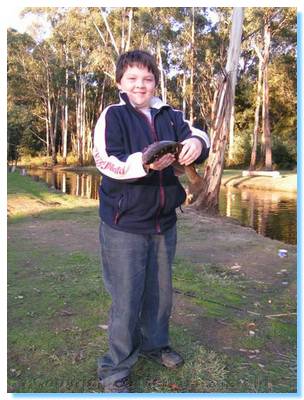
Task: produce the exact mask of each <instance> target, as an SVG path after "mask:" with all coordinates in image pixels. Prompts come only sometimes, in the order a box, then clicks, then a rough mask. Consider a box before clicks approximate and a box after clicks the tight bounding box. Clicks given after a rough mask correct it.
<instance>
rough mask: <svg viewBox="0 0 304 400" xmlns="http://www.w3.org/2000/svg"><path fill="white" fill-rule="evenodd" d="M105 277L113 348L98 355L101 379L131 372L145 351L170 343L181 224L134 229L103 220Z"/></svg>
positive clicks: (102, 243)
mask: <svg viewBox="0 0 304 400" xmlns="http://www.w3.org/2000/svg"><path fill="white" fill-rule="evenodd" d="M100 243H101V255H102V265H103V279H104V284H105V288H106V290H107V291H108V292H109V294H110V295H111V298H112V305H111V310H110V317H109V332H108V333H109V352H108V353H107V354H106V355H105V356H103V357H101V358H99V359H98V375H99V379H100V381H101V383H103V384H106V383H112V382H115V381H116V380H117V379H121V378H124V377H125V376H128V375H129V373H130V369H131V367H132V366H133V365H134V364H135V362H136V361H137V359H138V354H139V352H140V351H149V350H152V349H157V348H161V347H164V346H167V345H168V344H169V318H170V314H171V308H172V262H173V258H174V255H175V249H176V225H174V226H173V227H172V228H170V229H169V230H167V231H166V232H164V233H163V234H155V235H150V234H147V235H145V234H134V233H128V232H122V231H119V230H116V229H113V228H111V227H110V226H108V225H107V224H105V223H104V222H101V224H100Z"/></svg>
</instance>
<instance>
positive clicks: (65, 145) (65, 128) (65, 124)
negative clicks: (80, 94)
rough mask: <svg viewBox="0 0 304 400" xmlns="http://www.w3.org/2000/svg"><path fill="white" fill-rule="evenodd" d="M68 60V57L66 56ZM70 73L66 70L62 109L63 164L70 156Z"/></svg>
mask: <svg viewBox="0 0 304 400" xmlns="http://www.w3.org/2000/svg"><path fill="white" fill-rule="evenodd" d="M66 60H67V56H66ZM68 85H69V71H68V68H67V67H66V69H65V88H64V106H63V107H62V111H63V113H62V114H63V115H62V158H63V164H66V162H67V155H68V98H69V86H68Z"/></svg>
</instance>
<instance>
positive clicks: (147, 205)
mask: <svg viewBox="0 0 304 400" xmlns="http://www.w3.org/2000/svg"><path fill="white" fill-rule="evenodd" d="M159 204H160V196H159V186H152V185H129V186H128V188H127V189H126V191H125V193H124V201H123V213H124V214H125V215H128V216H130V218H131V219H136V220H137V221H138V222H140V221H147V220H149V219H151V218H155V215H156V214H157V210H158V209H159Z"/></svg>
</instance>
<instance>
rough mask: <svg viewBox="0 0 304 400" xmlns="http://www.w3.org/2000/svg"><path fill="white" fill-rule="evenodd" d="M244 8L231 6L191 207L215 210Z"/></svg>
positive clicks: (237, 61)
mask: <svg viewBox="0 0 304 400" xmlns="http://www.w3.org/2000/svg"><path fill="white" fill-rule="evenodd" d="M243 16H244V11H243V9H242V8H240V7H239V8H234V9H233V14H232V25H231V33H230V42H229V49H228V52H227V61H226V66H225V70H224V71H223V76H222V77H221V79H220V80H219V83H218V87H217V90H216V97H215V99H216V102H215V107H214V110H213V111H214V118H213V121H212V129H211V133H210V136H211V146H210V154H209V158H208V160H207V162H206V165H205V170H204V176H203V180H202V183H201V188H196V190H197V191H198V189H200V192H199V194H198V197H197V199H196V201H195V202H194V204H193V207H194V208H196V209H206V210H208V211H209V212H214V211H215V212H217V211H218V202H219V190H220V185H221V177H222V172H223V167H224V156H225V148H226V143H227V136H228V131H229V124H230V119H231V111H232V105H233V103H234V96H235V86H236V78H237V68H238V63H239V56H240V47H241V35H242V27H243Z"/></svg>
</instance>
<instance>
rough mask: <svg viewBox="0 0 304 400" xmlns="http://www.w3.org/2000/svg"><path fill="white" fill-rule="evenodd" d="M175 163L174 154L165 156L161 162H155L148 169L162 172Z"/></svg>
mask: <svg viewBox="0 0 304 400" xmlns="http://www.w3.org/2000/svg"><path fill="white" fill-rule="evenodd" d="M174 161H176V159H175V156H174V154H170V153H168V154H165V155H164V156H162V157H161V158H160V159H159V160H157V161H154V162H153V163H152V164H149V165H148V167H149V168H150V169H154V170H155V171H161V170H163V169H165V168H167V167H169V165H171V164H172V163H173V162H174Z"/></svg>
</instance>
